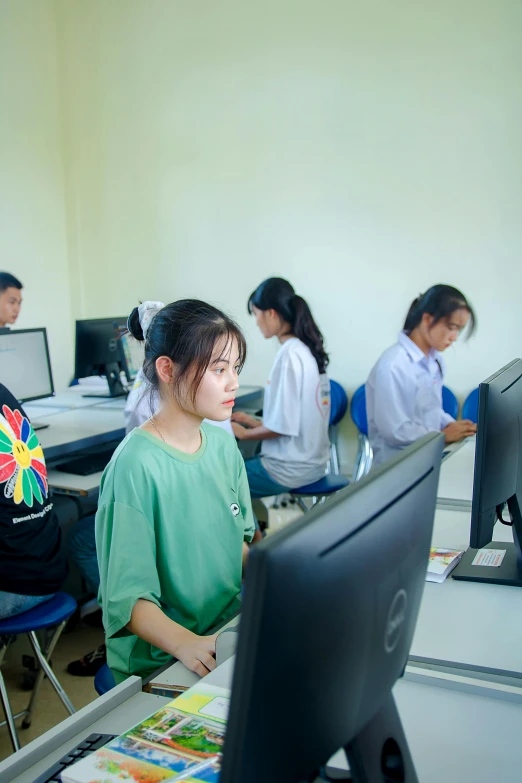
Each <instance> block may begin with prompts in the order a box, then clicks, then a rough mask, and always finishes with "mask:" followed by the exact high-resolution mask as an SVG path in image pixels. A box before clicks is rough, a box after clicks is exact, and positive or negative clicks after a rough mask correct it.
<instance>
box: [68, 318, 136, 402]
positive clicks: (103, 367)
mask: <svg viewBox="0 0 522 783" xmlns="http://www.w3.org/2000/svg"><path fill="white" fill-rule="evenodd" d="M126 326H127V319H126V318H123V317H121V318H93V319H89V320H82V321H76V361H75V371H74V377H75V378H88V377H89V376H91V375H105V377H106V378H107V383H108V385H109V394H103V393H100V394H89V395H85V396H93V397H120V396H123V395H125V394H126V391H125V389H124V387H123V385H122V383H121V373H122V372H124V371H125V368H124V366H123V361H122V347H121V341H120V332H121V329H122V328H126Z"/></svg>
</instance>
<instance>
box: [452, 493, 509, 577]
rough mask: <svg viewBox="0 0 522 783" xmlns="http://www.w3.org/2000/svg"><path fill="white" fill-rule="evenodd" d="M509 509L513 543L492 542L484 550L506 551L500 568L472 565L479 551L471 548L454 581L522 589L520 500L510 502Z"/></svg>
mask: <svg viewBox="0 0 522 783" xmlns="http://www.w3.org/2000/svg"><path fill="white" fill-rule="evenodd" d="M507 503H508V509H509V512H510V515H511V519H512V520H513V524H512V526H511V530H512V531H513V543H511V542H506V541H491V542H490V543H489V544H486V546H484V547H482V549H501V550H502V549H505V550H506V554H505V555H504V559H503V561H502V563H501V565H499V566H476V565H472V563H473V560H474V558H475V555H476V554H477V552H479V551H480V550H479V549H475V548H472V547H470V548H469V549H468V551H467V552H466V553H465V554H464V555H463V556H462V559H461V561H460V563H459V564H458V566H457V567H456V568H455V570H454V571H453V573H452V574H451V575H452V577H453V579H457V580H461V581H463V582H488V583H489V584H496V585H511V586H512V587H522V550H521V547H520V542H521V540H522V518H521V514H520V508H519V503H518V499H517V498H516V496H514V497H513V498H510V499H509V500H508V501H507Z"/></svg>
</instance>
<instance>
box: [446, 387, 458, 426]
mask: <svg viewBox="0 0 522 783" xmlns="http://www.w3.org/2000/svg"><path fill="white" fill-rule="evenodd" d="M442 409H443V411H444V412H445V413H449V415H450V416H453V418H454V419H456V418H457V416H458V415H459V401H458V400H457V398H456V397H455V395H454V394H453V392H452V391H451V389H448V387H447V386H443V387H442Z"/></svg>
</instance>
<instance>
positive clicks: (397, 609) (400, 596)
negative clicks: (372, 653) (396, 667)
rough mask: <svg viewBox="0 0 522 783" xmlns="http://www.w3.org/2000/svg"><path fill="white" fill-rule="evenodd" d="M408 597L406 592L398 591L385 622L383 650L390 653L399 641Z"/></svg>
mask: <svg viewBox="0 0 522 783" xmlns="http://www.w3.org/2000/svg"><path fill="white" fill-rule="evenodd" d="M407 603H408V596H407V595H406V590H399V592H398V593H396V595H395V598H394V599H393V601H392V604H391V606H390V611H389V612H388V619H387V620H386V633H385V634H384V649H385V650H386V652H387V653H392V652H393V651H394V650H395V648H396V647H397V643H398V641H399V639H400V636H401V633H402V628H403V626H404V621H405V619H406V606H407Z"/></svg>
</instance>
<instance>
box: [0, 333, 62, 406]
mask: <svg viewBox="0 0 522 783" xmlns="http://www.w3.org/2000/svg"><path fill="white" fill-rule="evenodd" d="M0 381H1V382H2V383H3V384H4V386H6V387H7V388H8V389H9V391H10V392H11V394H12V395H13V396H14V397H16V399H17V400H18V401H19V402H21V403H24V402H30V401H32V400H41V399H43V398H45V397H52V395H53V394H54V383H53V373H52V369H51V359H50V356H49V344H48V342H47V330H46V329H44V328H42V329H16V330H10V329H5V330H1V331H0Z"/></svg>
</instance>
